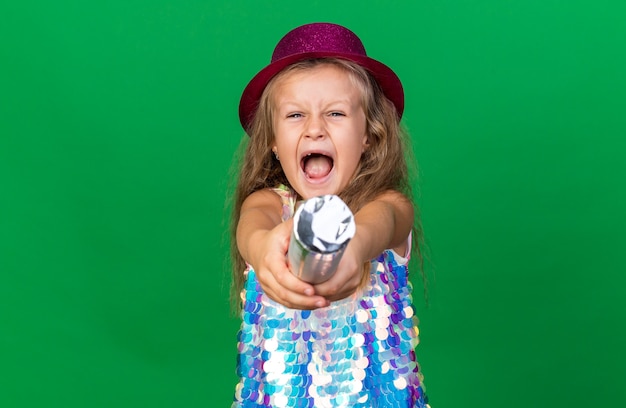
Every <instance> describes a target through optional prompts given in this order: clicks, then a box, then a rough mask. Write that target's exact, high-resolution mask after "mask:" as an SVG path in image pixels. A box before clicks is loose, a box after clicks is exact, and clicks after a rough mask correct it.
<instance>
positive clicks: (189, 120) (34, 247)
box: [0, 0, 626, 408]
mask: <svg viewBox="0 0 626 408" xmlns="http://www.w3.org/2000/svg"><path fill="white" fill-rule="evenodd" d="M625 18H626V3H625V2H623V1H619V0H615V1H602V0H598V1H591V0H589V1H582V0H579V1H574V0H572V1H556V0H541V1H540V0H526V1H522V0H519V1H503V0H477V1H461V0H456V1H455V0H440V1H428V0H420V1H404V2H394V1H370V2H365V3H364V2H362V1H344V2H324V1H310V2H286V1H271V2H270V1H268V2H256V1H246V2H243V1H230V2H227V1H224V2H219V3H218V2H215V1H210V0H204V1H174V0H150V1H120V0H118V1H106V2H104V1H95V2H86V1H64V2H56V3H55V2H43V1H39V2H34V1H22V2H17V1H10V2H9V1H7V2H3V4H2V5H1V6H0V407H10V408H12V407H63V408H85V407H88V408H101V407H102V408H105V407H106V408H111V407H120V408H121V407H124V408H125V407H152V408H157V407H158V408H161V407H186V408H192V407H227V406H229V402H230V400H231V394H232V390H233V387H234V383H235V380H236V379H235V374H234V366H235V352H236V349H235V347H236V340H235V334H236V330H237V327H238V321H237V319H236V318H233V317H231V316H229V312H228V303H227V286H228V275H227V274H226V272H225V268H224V262H225V257H226V255H225V243H224V234H223V230H224V225H225V223H224V220H223V214H224V210H223V208H224V204H223V203H224V196H225V191H226V186H227V182H228V166H229V163H230V160H231V157H232V153H233V152H234V150H235V148H236V146H237V144H238V141H239V139H240V137H241V136H242V131H241V129H240V127H239V123H238V119H237V103H238V99H239V96H240V93H241V91H242V89H243V87H244V86H245V84H246V83H247V81H248V80H249V79H250V78H251V77H252V75H253V74H254V73H255V72H256V71H257V70H258V69H260V68H261V67H262V66H264V64H265V63H266V62H267V61H268V60H269V56H270V53H271V51H272V48H273V46H274V45H275V43H276V41H277V40H278V39H279V38H280V37H281V36H282V35H283V34H284V33H286V32H287V31H288V30H289V29H291V28H293V27H295V26H296V25H299V24H302V23H307V22H311V21H332V22H337V23H342V24H345V25H347V26H348V27H350V28H352V29H353V30H354V31H355V32H356V33H358V34H359V35H360V36H361V37H362V39H363V40H364V42H365V45H366V47H367V49H368V52H369V53H370V55H371V56H373V57H375V58H378V59H380V60H382V61H384V62H385V63H387V64H388V65H390V66H391V67H393V68H394V69H395V70H396V71H397V73H398V74H399V76H400V77H401V78H402V79H403V81H404V84H405V87H406V102H407V108H406V111H405V120H404V123H405V124H406V126H407V127H408V128H409V130H410V131H411V134H412V137H413V141H414V142H413V143H414V149H415V152H416V154H417V157H418V160H419V163H420V179H419V180H418V181H416V182H415V186H416V187H417V188H419V190H420V196H419V203H420V206H421V208H422V213H423V221H424V226H425V230H426V236H427V241H428V245H429V248H430V260H429V262H428V276H429V281H430V283H429V297H430V303H429V306H428V307H426V305H425V304H424V300H423V299H422V297H421V286H420V283H419V282H420V280H419V278H418V277H417V275H415V276H416V279H415V282H416V287H417V290H416V300H417V304H418V306H419V311H418V313H419V315H420V318H421V340H422V343H421V344H420V346H419V347H418V356H419V358H420V360H421V362H422V366H423V371H424V373H425V375H426V386H427V388H428V392H429V394H430V397H431V402H432V404H433V408H456V407H496V408H500V407H507V408H508V407H526V406H531V407H569V406H578V405H593V406H602V407H623V406H626V387H624V380H626V353H625V352H624V345H625V344H626V301H625V300H624V299H625V298H626V296H625V295H626V289H625V286H626V238H625V234H624V231H625V229H626V215H625V214H626V211H625V210H626V191H625V190H626V189H625V181H624V180H625V178H626V141H625V139H626V113H625V112H626V79H625V78H626V76H625V75H624V72H625V71H626V26H625V24H624V20H625Z"/></svg>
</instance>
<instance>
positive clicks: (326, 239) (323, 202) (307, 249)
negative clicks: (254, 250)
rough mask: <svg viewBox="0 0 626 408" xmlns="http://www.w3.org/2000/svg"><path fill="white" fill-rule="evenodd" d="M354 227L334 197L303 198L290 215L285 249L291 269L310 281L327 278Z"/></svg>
mask: <svg viewBox="0 0 626 408" xmlns="http://www.w3.org/2000/svg"><path fill="white" fill-rule="evenodd" d="M355 230H356V225H355V223H354V216H353V215H352V212H351V211H350V208H348V206H347V205H346V203H344V202H343V201H342V200H341V198H339V197H338V196H336V195H323V196H319V197H313V198H310V199H308V200H306V201H304V202H303V203H302V204H301V205H300V207H298V209H297V210H296V212H295V214H294V217H293V231H292V233H291V240H290V241H289V249H288V251H287V260H288V263H289V268H290V269H291V272H293V274H294V275H296V276H297V277H298V278H300V279H302V280H304V281H307V282H309V283H312V284H317V283H321V282H324V281H326V280H328V279H330V277H331V276H332V275H333V274H334V273H335V271H336V270H337V265H338V264H339V261H340V260H341V257H342V256H343V253H344V251H345V249H346V246H347V245H348V242H349V241H350V239H352V237H353V236H354V232H355Z"/></svg>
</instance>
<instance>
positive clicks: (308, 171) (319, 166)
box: [300, 153, 334, 179]
mask: <svg viewBox="0 0 626 408" xmlns="http://www.w3.org/2000/svg"><path fill="white" fill-rule="evenodd" d="M300 166H301V167H302V171H303V172H304V174H305V175H306V176H307V177H308V178H310V179H319V178H322V177H326V176H327V175H328V174H329V173H330V171H331V170H332V169H333V166H334V160H333V158H332V157H330V156H328V155H325V154H323V153H309V154H307V155H305V156H304V157H303V158H302V160H301V161H300Z"/></svg>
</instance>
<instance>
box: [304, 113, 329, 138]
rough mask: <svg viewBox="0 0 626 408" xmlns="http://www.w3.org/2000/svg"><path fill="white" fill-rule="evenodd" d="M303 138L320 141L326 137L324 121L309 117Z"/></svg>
mask: <svg viewBox="0 0 626 408" xmlns="http://www.w3.org/2000/svg"><path fill="white" fill-rule="evenodd" d="M305 136H306V137H308V138H311V139H321V138H323V137H325V136H326V125H325V123H324V119H323V118H321V117H319V116H317V115H311V116H310V117H309V120H308V121H307V124H306V128H305Z"/></svg>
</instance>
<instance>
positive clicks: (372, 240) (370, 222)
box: [315, 191, 414, 301]
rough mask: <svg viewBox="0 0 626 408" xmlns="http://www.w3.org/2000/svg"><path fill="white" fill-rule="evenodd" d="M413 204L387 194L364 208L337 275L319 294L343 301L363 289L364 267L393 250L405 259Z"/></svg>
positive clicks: (395, 193)
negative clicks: (387, 251) (357, 290)
mask: <svg viewBox="0 0 626 408" xmlns="http://www.w3.org/2000/svg"><path fill="white" fill-rule="evenodd" d="M413 211H414V210H413V204H412V203H411V201H410V200H409V199H408V198H407V197H406V196H404V195H403V194H402V193H400V192H398V191H387V192H385V193H383V194H381V195H380V196H378V197H376V199H374V200H372V201H370V202H369V203H367V204H366V205H364V206H363V207H362V208H361V209H360V210H359V211H358V212H357V213H356V214H355V215H354V220H355V223H356V232H355V235H354V237H353V238H352V239H351V240H350V243H349V244H348V246H347V247H346V252H345V253H344V255H343V257H342V258H341V262H340V263H339V266H338V268H337V272H336V273H335V275H333V277H332V278H331V279H329V280H328V281H326V282H323V283H321V284H319V285H316V286H315V293H316V294H318V295H321V296H324V297H325V298H326V299H328V300H330V301H333V300H339V299H343V298H345V297H347V296H349V295H351V294H352V293H354V291H355V290H356V289H357V288H358V287H359V285H360V284H361V282H362V280H363V277H364V276H363V274H365V273H369V268H365V267H364V264H365V263H366V262H369V261H371V260H372V259H374V258H376V257H377V256H378V255H380V254H381V253H382V252H383V251H384V250H385V249H393V250H394V251H395V252H397V253H398V254H401V255H404V254H405V253H406V252H407V250H408V239H407V238H408V236H409V233H410V232H411V229H412V228H413V216H414V213H413Z"/></svg>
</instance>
